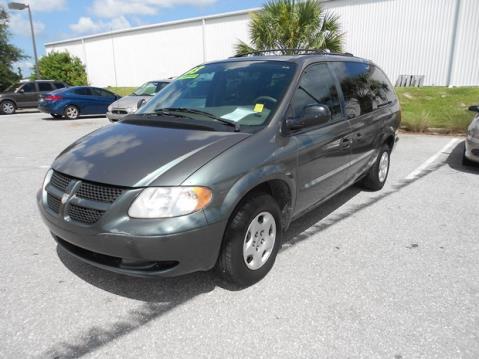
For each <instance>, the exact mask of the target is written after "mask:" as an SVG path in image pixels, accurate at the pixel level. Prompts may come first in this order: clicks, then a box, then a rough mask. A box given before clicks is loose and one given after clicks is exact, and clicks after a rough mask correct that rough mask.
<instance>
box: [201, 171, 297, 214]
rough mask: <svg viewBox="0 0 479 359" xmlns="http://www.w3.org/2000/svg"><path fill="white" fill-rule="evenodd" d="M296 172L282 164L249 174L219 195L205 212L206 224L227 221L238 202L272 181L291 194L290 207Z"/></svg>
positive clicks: (293, 193)
mask: <svg viewBox="0 0 479 359" xmlns="http://www.w3.org/2000/svg"><path fill="white" fill-rule="evenodd" d="M295 177H296V171H295V169H288V168H286V166H285V165H284V164H282V163H274V164H269V165H266V166H263V167H260V168H257V169H255V170H252V171H250V172H247V173H246V174H245V175H244V176H242V177H241V178H239V179H238V180H237V181H236V182H234V183H232V184H231V186H230V188H229V190H227V191H225V192H223V193H220V194H219V196H220V198H217V199H216V200H215V201H214V203H213V204H212V205H211V206H210V207H208V208H207V209H206V210H205V216H206V219H207V221H208V223H215V222H218V221H221V220H225V219H229V218H230V216H231V214H232V213H233V211H234V209H235V208H236V206H237V205H238V204H239V203H240V201H241V200H242V199H243V198H244V197H245V196H246V194H247V193H248V192H250V191H251V190H252V189H254V188H255V187H257V186H259V185H261V184H263V183H266V182H268V181H272V180H280V181H283V182H284V183H285V184H286V185H287V186H288V188H289V191H290V194H291V207H293V206H294V203H295V201H296V184H295V180H294V179H295Z"/></svg>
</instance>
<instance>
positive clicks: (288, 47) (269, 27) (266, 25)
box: [236, 0, 344, 55]
mask: <svg viewBox="0 0 479 359" xmlns="http://www.w3.org/2000/svg"><path fill="white" fill-rule="evenodd" d="M249 32H250V38H251V43H252V44H251V45H248V44H246V43H245V42H243V41H240V43H238V44H237V45H236V54H237V55H243V54H246V53H254V52H256V51H261V50H269V49H276V50H278V52H280V53H282V54H294V53H297V52H298V51H295V50H294V49H317V50H325V51H327V50H329V51H331V52H341V51H342V44H343V37H344V34H343V33H342V32H341V28H340V24H339V16H337V15H334V14H333V13H329V12H325V11H324V10H323V8H322V7H321V4H320V2H319V0H305V1H295V0H268V1H267V2H266V4H265V5H264V6H263V9H262V10H260V11H258V12H256V13H254V14H252V15H251V22H250V25H249Z"/></svg>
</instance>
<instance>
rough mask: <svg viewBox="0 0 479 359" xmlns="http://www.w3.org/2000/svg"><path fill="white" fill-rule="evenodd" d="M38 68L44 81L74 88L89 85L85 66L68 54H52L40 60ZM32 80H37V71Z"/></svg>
mask: <svg viewBox="0 0 479 359" xmlns="http://www.w3.org/2000/svg"><path fill="white" fill-rule="evenodd" d="M38 67H39V70H40V73H41V74H42V78H44V79H49V80H58V81H64V82H66V83H67V84H69V85H72V86H81V85H87V84H88V80H87V74H86V70H85V65H83V63H82V62H81V60H80V59H79V58H78V57H76V56H73V55H70V54H69V53H68V52H50V53H49V54H48V55H45V56H43V57H42V58H40V60H38ZM32 78H37V74H36V72H35V70H34V72H33V74H32Z"/></svg>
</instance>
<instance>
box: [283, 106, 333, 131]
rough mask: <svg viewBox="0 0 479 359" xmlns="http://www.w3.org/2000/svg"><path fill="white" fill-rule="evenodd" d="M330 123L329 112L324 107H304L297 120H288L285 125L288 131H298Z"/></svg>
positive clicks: (327, 108)
mask: <svg viewBox="0 0 479 359" xmlns="http://www.w3.org/2000/svg"><path fill="white" fill-rule="evenodd" d="M329 121H331V111H330V109H329V107H328V106H326V105H310V106H306V107H305V108H304V110H303V113H302V115H301V116H300V117H299V118H294V119H288V120H287V121H286V125H287V127H288V129H289V130H300V129H304V128H308V127H316V126H320V125H323V124H325V123H328V122H329Z"/></svg>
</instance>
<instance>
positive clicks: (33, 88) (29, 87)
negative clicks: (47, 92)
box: [22, 82, 37, 92]
mask: <svg viewBox="0 0 479 359" xmlns="http://www.w3.org/2000/svg"><path fill="white" fill-rule="evenodd" d="M22 90H23V91H24V92H37V87H36V86H35V84H34V83H33V82H27V83H26V84H25V85H23V86H22Z"/></svg>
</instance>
